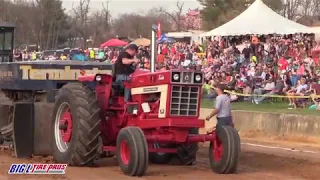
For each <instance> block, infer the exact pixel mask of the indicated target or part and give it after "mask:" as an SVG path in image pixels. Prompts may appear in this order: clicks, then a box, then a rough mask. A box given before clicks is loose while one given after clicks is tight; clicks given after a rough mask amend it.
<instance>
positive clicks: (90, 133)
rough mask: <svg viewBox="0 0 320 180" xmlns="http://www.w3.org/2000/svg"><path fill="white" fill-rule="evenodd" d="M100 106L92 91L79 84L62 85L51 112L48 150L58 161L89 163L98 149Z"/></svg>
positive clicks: (71, 163) (78, 164)
mask: <svg viewBox="0 0 320 180" xmlns="http://www.w3.org/2000/svg"><path fill="white" fill-rule="evenodd" d="M100 123H101V119H100V108H99V106H98V102H97V99H96V95H95V92H94V91H93V90H91V89H89V88H88V87H86V86H85V85H83V84H81V83H69V84H66V85H65V86H63V87H62V88H61V89H60V90H59V92H58V94H57V97H56V102H55V106H54V110H53V114H52V141H51V143H52V144H51V146H52V153H53V157H54V159H55V160H56V161H57V162H58V163H65V164H68V165H71V166H86V165H91V164H92V163H93V161H94V159H95V158H96V157H97V155H98V152H99V151H100V149H99V148H101V139H100V129H99V128H100Z"/></svg>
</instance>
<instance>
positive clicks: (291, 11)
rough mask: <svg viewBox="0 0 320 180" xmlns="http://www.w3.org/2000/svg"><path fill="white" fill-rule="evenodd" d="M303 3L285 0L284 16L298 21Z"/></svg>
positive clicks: (300, 0)
mask: <svg viewBox="0 0 320 180" xmlns="http://www.w3.org/2000/svg"><path fill="white" fill-rule="evenodd" d="M301 3H302V0H283V10H282V11H283V13H282V14H283V16H284V17H286V18H288V19H291V20H296V18H297V17H298V15H299V8H300V6H301Z"/></svg>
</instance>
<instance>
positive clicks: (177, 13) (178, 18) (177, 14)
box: [159, 0, 184, 31]
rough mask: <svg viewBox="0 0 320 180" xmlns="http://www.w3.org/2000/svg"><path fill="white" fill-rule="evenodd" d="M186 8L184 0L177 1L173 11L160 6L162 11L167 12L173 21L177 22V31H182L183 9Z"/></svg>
mask: <svg viewBox="0 0 320 180" xmlns="http://www.w3.org/2000/svg"><path fill="white" fill-rule="evenodd" d="M183 8H184V2H180V1H179V0H178V1H177V2H176V10H174V11H173V12H168V11H167V10H166V9H164V8H162V7H161V8H159V11H160V12H163V13H165V14H167V15H168V16H169V17H170V18H171V19H172V21H173V22H174V23H175V26H176V27H175V28H176V30H177V31H181V30H182V11H183Z"/></svg>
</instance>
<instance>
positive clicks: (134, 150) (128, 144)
mask: <svg viewBox="0 0 320 180" xmlns="http://www.w3.org/2000/svg"><path fill="white" fill-rule="evenodd" d="M116 155H117V160H118V164H119V166H120V169H121V171H122V172H123V173H124V174H126V175H128V176H142V175H144V173H145V172H146V170H147V168H148V160H149V155H148V145H147V141H146V138H145V136H144V133H143V131H142V130H141V129H140V128H138V127H126V128H123V129H121V130H120V132H119V134H118V137H117V147H116Z"/></svg>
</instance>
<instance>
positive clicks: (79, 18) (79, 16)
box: [72, 0, 91, 47]
mask: <svg viewBox="0 0 320 180" xmlns="http://www.w3.org/2000/svg"><path fill="white" fill-rule="evenodd" d="M90 1H91V0H80V2H79V4H78V6H76V7H74V6H73V8H72V9H73V23H74V24H73V25H74V28H75V30H76V32H77V35H79V36H80V37H81V38H82V40H83V43H82V46H83V47H86V41H87V38H88V37H89V35H88V22H89V11H90V9H89V6H90ZM77 38H78V37H77Z"/></svg>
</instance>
